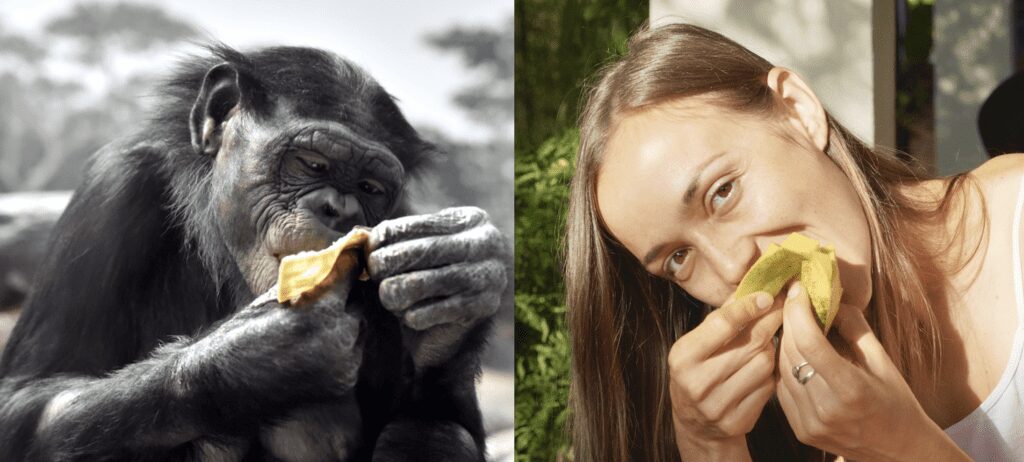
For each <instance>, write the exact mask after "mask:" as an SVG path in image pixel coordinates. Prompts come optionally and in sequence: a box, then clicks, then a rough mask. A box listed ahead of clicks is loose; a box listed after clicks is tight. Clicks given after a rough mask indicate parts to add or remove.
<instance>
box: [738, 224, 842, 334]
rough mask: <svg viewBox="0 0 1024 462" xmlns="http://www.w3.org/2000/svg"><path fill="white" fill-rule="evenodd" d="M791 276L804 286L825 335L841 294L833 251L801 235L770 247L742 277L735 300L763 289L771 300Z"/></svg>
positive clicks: (833, 317)
mask: <svg viewBox="0 0 1024 462" xmlns="http://www.w3.org/2000/svg"><path fill="white" fill-rule="evenodd" d="M794 277H797V278H799V280H800V282H801V283H802V284H803V285H804V288H805V289H806V290H807V295H808V296H809V298H810V299H811V305H812V306H813V307H814V313H815V315H817V318H818V322H819V323H820V324H821V326H822V329H823V330H824V331H825V332H828V329H829V327H831V326H832V321H833V320H834V319H835V316H836V312H838V311H839V300H840V299H841V298H842V295H843V288H842V285H841V284H840V281H839V265H838V263H837V262H836V252H835V249H834V248H832V247H831V246H827V247H824V248H823V247H821V246H820V245H819V244H818V241H815V240H814V239H811V238H809V237H807V236H804V235H802V234H798V233H793V234H790V235H789V237H787V238H786V240H785V241H783V242H782V244H781V245H777V244H772V245H771V246H769V247H768V250H766V251H765V252H764V253H763V254H761V257H760V258H758V259H757V261H756V262H754V265H753V266H751V267H750V270H749V271H747V274H746V275H745V276H743V280H742V281H740V285H739V287H738V288H737V289H736V298H739V297H743V296H746V295H749V294H752V293H754V292H757V291H762V290H763V291H765V292H768V293H769V294H771V295H772V296H773V297H774V296H776V295H778V294H779V291H780V290H782V286H784V285H786V283H787V282H789V281H790V280H791V279H793V278H794Z"/></svg>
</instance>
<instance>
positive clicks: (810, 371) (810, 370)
mask: <svg viewBox="0 0 1024 462" xmlns="http://www.w3.org/2000/svg"><path fill="white" fill-rule="evenodd" d="M807 369H808V372H807V375H805V376H803V377H797V378H796V381H797V382H800V385H803V384H806V383H807V381H808V380H811V377H814V374H816V372H814V368H813V367H809V368H807Z"/></svg>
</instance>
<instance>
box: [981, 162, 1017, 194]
mask: <svg viewBox="0 0 1024 462" xmlns="http://www.w3.org/2000/svg"><path fill="white" fill-rule="evenodd" d="M971 176H973V177H974V178H975V179H977V181H978V182H979V183H980V184H979V185H980V186H981V187H982V189H983V190H985V191H986V193H991V194H994V195H996V196H1003V195H1004V194H1012V195H1014V197H1016V194H1017V188H1018V187H1019V186H1020V179H1021V177H1022V176H1024V154H1003V155H999V156H995V157H993V158H991V159H989V160H988V161H987V162H985V163H984V164H981V165H980V166H978V167H977V168H975V169H974V170H972V171H971Z"/></svg>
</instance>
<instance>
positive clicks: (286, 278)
mask: <svg viewBox="0 0 1024 462" xmlns="http://www.w3.org/2000/svg"><path fill="white" fill-rule="evenodd" d="M369 239H370V231H369V228H365V227H362V226H357V227H355V228H352V231H349V233H348V234H346V235H344V236H342V237H341V238H340V239H338V240H337V241H334V243H333V244H331V245H330V246H329V247H327V248H326V249H323V250H319V251H308V252H299V253H297V254H295V255H288V256H286V257H284V258H283V259H282V260H281V264H280V266H278V271H277V286H278V287H277V301H278V302H279V303H288V304H295V303H297V302H299V300H300V299H303V298H306V299H310V298H315V297H316V296H317V294H319V293H320V292H321V291H323V290H326V289H327V288H329V287H330V286H331V285H332V284H333V283H334V282H335V281H336V280H337V278H338V277H339V276H341V275H347V274H349V273H350V272H351V271H352V270H353V269H354V267H355V266H356V265H358V264H359V255H358V253H357V250H360V249H363V248H365V247H366V244H367V242H368V241H369Z"/></svg>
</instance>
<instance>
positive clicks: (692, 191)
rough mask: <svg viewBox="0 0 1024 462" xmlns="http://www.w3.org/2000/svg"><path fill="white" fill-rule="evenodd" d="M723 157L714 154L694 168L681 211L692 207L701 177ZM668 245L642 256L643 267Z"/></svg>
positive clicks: (665, 243)
mask: <svg viewBox="0 0 1024 462" xmlns="http://www.w3.org/2000/svg"><path fill="white" fill-rule="evenodd" d="M724 155H725V152H724V151H723V152H719V153H716V154H714V155H711V156H708V158H707V159H704V161H703V162H701V163H700V165H697V167H695V168H694V170H696V171H697V174H696V175H694V176H693V179H692V180H690V184H688V185H687V186H686V192H684V193H683V210H686V209H689V208H691V207H693V198H694V197H695V196H696V195H697V187H698V186H700V183H701V178H702V177H703V175H704V172H705V171H707V170H708V167H710V166H711V164H713V163H715V161H717V160H719V159H721V158H722V157H723V156H724ZM668 245H669V243H668V242H663V243H661V244H658V245H656V246H654V248H652V249H651V250H649V251H648V252H647V253H646V254H645V255H644V259H643V265H644V266H648V265H650V264H651V262H653V261H654V259H655V258H658V255H660V254H661V252H662V250H663V249H664V248H665V247H666V246H668Z"/></svg>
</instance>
